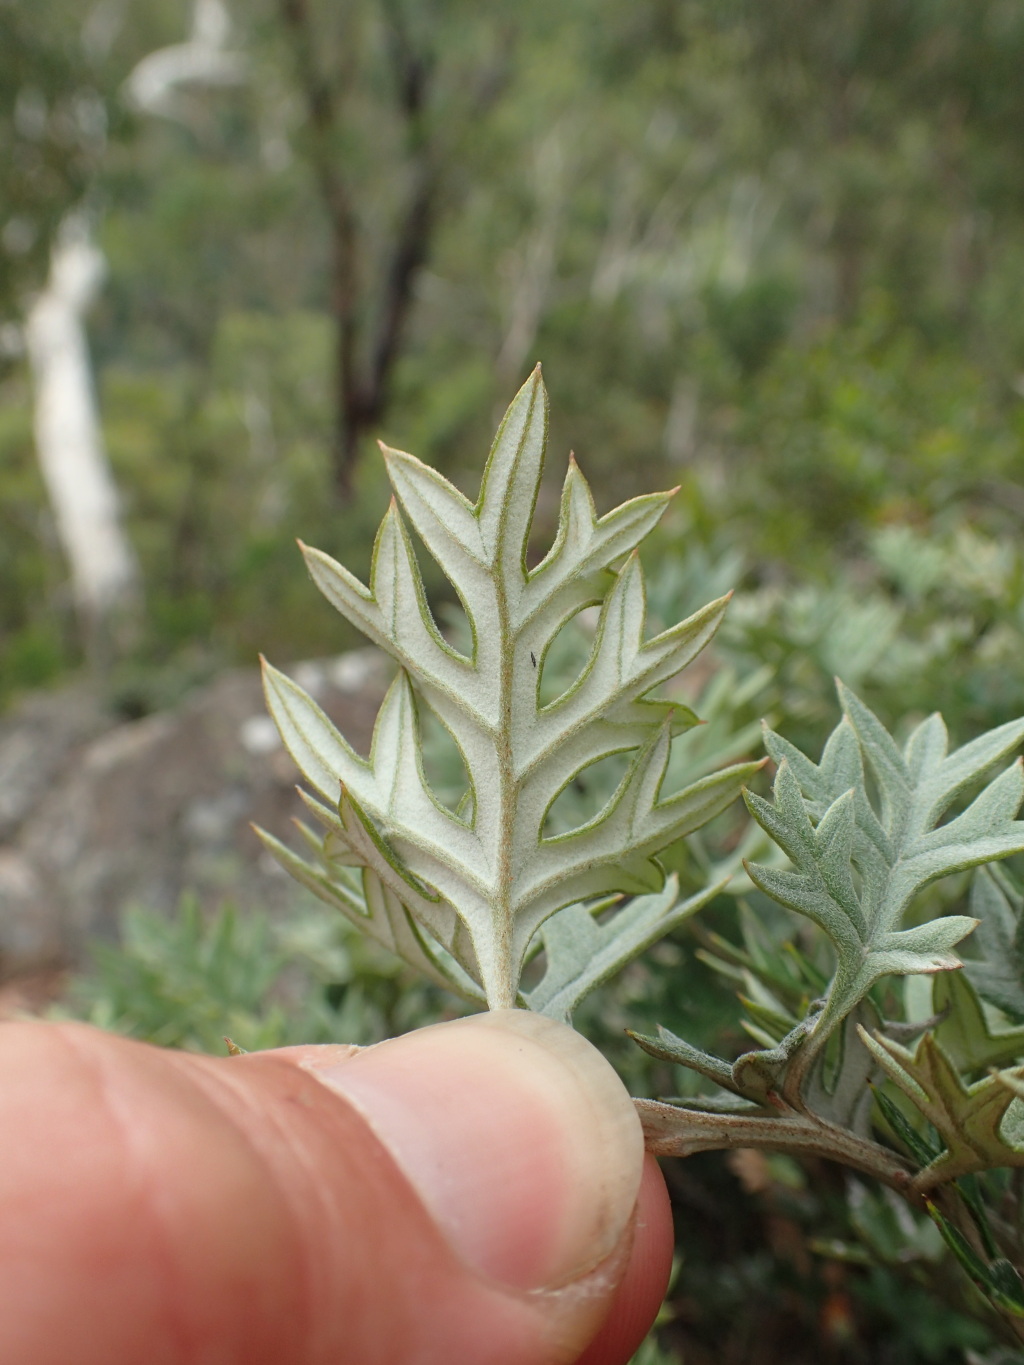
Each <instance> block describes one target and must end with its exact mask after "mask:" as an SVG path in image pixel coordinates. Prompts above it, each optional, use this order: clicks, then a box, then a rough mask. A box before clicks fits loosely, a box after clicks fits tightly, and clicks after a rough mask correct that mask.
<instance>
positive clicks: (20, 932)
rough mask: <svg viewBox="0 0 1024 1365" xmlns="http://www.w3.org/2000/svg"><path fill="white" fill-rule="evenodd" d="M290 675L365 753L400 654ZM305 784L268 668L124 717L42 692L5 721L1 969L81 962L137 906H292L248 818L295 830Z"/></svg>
mask: <svg viewBox="0 0 1024 1365" xmlns="http://www.w3.org/2000/svg"><path fill="white" fill-rule="evenodd" d="M288 671H289V672H290V673H291V674H292V676H293V677H296V678H297V680H299V681H300V682H301V683H302V685H303V686H304V687H306V689H307V690H308V691H310V692H311V693H312V694H313V695H314V696H315V697H316V700H317V701H318V702H319V703H320V705H321V706H322V707H323V708H324V710H325V711H326V712H327V713H328V715H329V716H330V717H331V719H332V720H334V722H335V723H336V724H337V725H338V727H339V728H340V729H341V730H342V732H343V733H344V734H345V736H346V737H347V738H348V739H349V740H350V741H351V742H352V743H353V744H354V745H355V747H356V748H357V749H359V750H361V751H362V752H364V753H365V752H366V751H367V749H368V748H369V741H370V736H371V733H372V727H373V721H374V718H375V716H376V712H377V708H378V706H379V704H380V700H381V698H382V696H383V694H384V690H385V688H386V686H387V683H388V681H389V678H390V676H391V668H390V665H389V664H388V663H387V661H386V660H385V659H384V658H383V657H382V656H381V655H379V654H378V653H377V652H376V651H375V650H372V649H367V650H358V651H355V652H354V653H352V654H349V655H344V656H342V657H341V658H339V659H333V660H316V661H312V662H307V663H303V664H300V665H296V666H294V667H292V668H291V669H289V670H288ZM297 780H298V773H297V770H296V768H295V765H294V764H293V762H292V760H291V758H290V756H289V755H288V754H287V752H286V751H285V750H284V748H283V747H282V746H281V744H280V741H279V740H278V739H277V734H276V731H275V730H274V728H273V725H272V724H271V723H270V721H269V719H268V718H267V715H266V712H265V709H264V705H263V695H262V690H261V687H260V680H259V675H258V673H257V672H256V670H241V669H240V670H233V671H231V672H228V673H224V674H222V675H221V676H219V677H218V678H216V679H215V680H214V681H213V682H212V683H210V684H208V685H207V686H204V687H202V688H199V689H197V690H196V691H194V692H193V693H191V694H190V695H189V696H188V697H187V698H186V700H185V701H184V702H183V703H182V704H181V705H180V706H179V707H177V708H176V709H175V710H173V711H168V712H164V713H161V714H158V715H153V716H147V717H145V718H144V719H142V720H136V721H130V722H126V723H120V724H115V723H113V721H112V720H111V719H110V718H109V717H105V716H104V715H103V712H102V708H101V707H100V706H99V705H98V703H96V702H95V701H94V700H93V699H91V698H90V697H88V695H87V694H86V693H84V692H82V691H81V690H75V691H69V692H67V693H63V692H60V693H53V694H49V695H40V696H37V697H34V698H32V699H31V701H30V702H29V703H27V704H26V705H25V706H23V707H22V708H21V709H20V710H18V711H16V712H14V713H13V714H12V715H10V716H9V717H6V718H5V719H4V721H3V723H2V725H0V977H2V976H7V977H10V976H13V975H17V974H21V973H24V972H29V971H37V970H39V969H41V968H44V967H50V966H65V965H72V966H73V965H76V964H78V963H80V962H81V961H82V960H83V957H84V955H85V954H86V952H87V949H88V944H89V941H90V940H91V939H93V938H96V937H100V938H103V939H108V940H109V939H114V938H116V936H117V933H118V928H119V922H120V917H121V913H122V911H123V910H124V909H125V908H126V907H127V906H129V905H143V906H146V907H149V908H152V909H156V910H167V911H170V910H172V909H173V908H174V907H175V906H176V905H177V904H178V902H179V900H180V898H181V896H182V894H183V893H184V892H186V891H191V892H194V893H195V894H196V895H198V897H199V898H200V900H201V901H202V902H203V903H204V904H206V905H208V906H213V905H215V904H217V903H219V902H221V901H223V900H225V899H230V900H232V901H234V902H235V903H236V904H238V905H240V906H241V907H243V908H244V907H246V906H259V907H261V908H265V909H269V910H271V911H275V910H278V909H282V908H284V907H285V906H286V905H288V904H290V903H292V902H293V899H294V891H293V887H292V883H291V881H290V879H289V878H288V877H287V876H286V875H285V874H284V873H283V872H281V871H280V869H279V868H278V867H277V864H276V863H275V862H274V861H273V860H272V859H271V858H269V857H268V856H267V855H266V854H265V853H264V852H263V849H262V846H261V845H260V843H259V841H258V840H257V838H256V836H255V835H254V834H253V832H252V829H251V828H250V824H251V823H256V824H259V825H263V826H264V827H265V828H267V829H269V830H271V831H272V832H274V833H275V834H277V835H278V836H279V837H283V838H285V839H287V837H288V829H289V824H290V820H291V818H292V817H293V816H296V815H299V814H300V813H301V812H302V809H303V808H302V806H301V803H300V802H299V799H298V797H297V796H296V794H295V790H294V785H295V783H296V781H297Z"/></svg>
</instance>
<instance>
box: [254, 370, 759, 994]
mask: <svg viewBox="0 0 1024 1365" xmlns="http://www.w3.org/2000/svg"><path fill="white" fill-rule="evenodd" d="M546 434H547V397H546V394H545V392H544V387H543V384H542V382H541V379H540V374H539V370H538V371H535V372H534V374H533V375H532V376H531V378H530V379H529V380H528V381H527V383H526V384H525V385H524V386H523V388H522V390H521V391H520V393H519V394H518V396H517V397H516V399H515V400H514V401H513V403H512V405H511V406H510V408H509V410H508V412H507V413H506V415H505V418H504V421H503V422H502V424H501V427H500V429H499V431H498V434H497V436H496V438H495V441H494V445H493V447H492V449H491V453H490V456H489V458H488V461H487V465H486V468H485V470H484V475H483V481H482V485H481V489H480V496H479V498H478V499H477V501H476V502H475V503H471V502H470V501H469V500H468V499H467V498H466V497H464V495H463V494H462V493H460V492H459V491H458V490H457V489H456V488H455V487H453V486H452V484H450V483H449V482H448V481H447V480H446V479H445V478H444V477H443V476H442V475H440V474H439V473H437V472H436V471H435V470H433V469H431V468H430V467H429V466H427V465H425V464H422V463H421V462H420V461H419V460H417V459H416V458H415V457H414V456H412V455H408V454H405V453H404V452H402V451H397V450H391V449H389V448H387V447H382V451H383V454H384V459H385V462H386V465H387V470H388V475H389V478H390V480H391V485H392V488H393V490H394V497H393V499H392V503H391V507H390V508H389V510H388V512H387V515H386V516H385V518H384V520H383V522H382V524H381V527H380V530H379V532H378V534H377V538H376V542H375V545H374V551H373V560H372V564H371V569H370V579H369V584H368V585H364V584H363V583H361V582H360V581H359V580H358V579H357V578H356V577H355V576H354V575H353V574H352V573H350V572H349V570H348V569H346V568H344V567H343V566H342V565H340V564H338V563H337V562H335V561H334V560H333V559H331V558H330V557H329V556H327V555H325V554H323V553H322V552H320V551H319V550H312V549H308V548H306V547H303V553H304V554H305V557H306V562H307V565H308V567H309V571H310V574H311V575H312V577H313V580H314V582H315V583H316V584H317V586H318V587H319V588H320V589H321V591H322V592H323V593H324V595H325V596H326V597H327V599H328V600H329V601H330V602H331V603H332V605H334V606H335V607H336V608H337V609H338V611H339V612H340V613H341V614H342V615H343V616H344V617H346V619H347V620H349V621H351V622H352V623H353V624H355V625H357V626H358V627H359V628H360V629H361V630H362V631H363V632H364V633H365V634H366V635H367V636H368V637H369V638H370V639H371V640H372V641H374V643H376V644H378V645H379V646H380V647H381V648H382V649H384V650H386V651H387V652H388V653H389V654H390V655H391V656H392V658H394V659H395V660H396V662H397V663H398V665H399V671H398V673H397V675H396V677H395V680H394V682H393V684H392V686H391V688H390V690H389V691H388V694H387V696H386V697H385V699H384V702H383V704H382V706H381V709H380V712H379V714H378V717H377V722H376V725H375V728H374V734H373V742H372V746H371V750H370V754H369V757H368V758H367V759H364V758H362V757H361V756H360V755H359V754H357V753H356V752H355V750H354V749H353V748H352V747H351V746H350V745H349V744H348V743H347V741H346V740H345V739H344V738H343V736H342V735H341V734H340V733H339V732H338V731H337V730H336V729H335V727H334V726H333V724H332V723H331V722H330V721H329V720H328V719H327V717H326V716H325V715H324V713H323V712H322V711H321V710H320V708H319V707H318V706H317V705H316V703H315V702H314V701H313V700H312V698H310V697H309V696H308V695H307V694H306V693H305V692H304V691H303V690H302V689H301V688H300V687H298V686H297V685H296V684H295V683H294V682H292V681H291V680H290V679H289V678H287V677H286V676H285V675H284V674H282V673H280V672H278V670H277V669H275V668H272V667H271V666H270V665H265V668H264V679H265V689H266V696H267V704H268V707H269V709H270V712H271V715H272V716H273V718H274V720H275V722H276V723H277V726H278V729H279V730H280V732H281V735H282V738H283V739H284V742H285V744H286V745H287V747H288V749H289V751H290V752H291V754H292V756H293V757H294V759H295V761H296V763H297V764H298V766H299V769H300V770H301V772H302V774H303V776H304V778H305V779H306V781H307V782H308V783H309V785H310V787H311V788H312V789H313V791H314V792H315V793H316V794H317V795H316V796H315V797H311V798H309V799H308V801H307V804H308V805H309V807H310V809H311V810H312V812H313V814H314V816H315V817H316V818H317V820H318V821H319V823H320V824H321V825H322V826H323V827H324V828H325V830H326V834H325V836H324V837H323V838H322V840H321V841H320V842H319V844H318V845H317V846H316V847H315V848H314V853H315V854H316V857H315V860H314V861H313V862H308V861H306V860H303V859H299V858H298V857H297V855H295V854H292V853H290V852H288V851H287V850H285V849H284V847H283V846H282V845H280V844H279V843H278V841H276V840H274V839H272V838H271V837H270V836H264V841H265V843H266V844H267V847H268V848H269V849H270V851H271V852H272V853H273V854H274V855H275V856H276V857H278V858H279V859H280V860H281V861H282V863H283V864H284V865H285V866H286V867H287V868H288V870H289V871H290V872H292V873H293V874H294V875H296V876H297V877H299V879H300V880H302V881H304V883H305V884H306V885H307V886H309V887H310V888H311V889H312V890H314V891H315V892H316V894H318V895H321V896H323V897H324V898H325V899H327V900H329V901H331V903H333V904H337V906H338V908H339V909H341V910H342V911H343V913H346V914H349V915H350V917H352V916H355V918H356V921H357V922H360V923H362V924H363V926H364V927H365V928H367V930H368V932H370V933H371V934H373V935H374V936H375V937H378V938H379V939H380V940H381V941H382V942H387V943H388V945H389V946H391V947H392V948H394V949H395V951H397V952H399V953H400V954H401V955H402V956H404V957H406V958H407V960H409V961H411V962H413V963H414V964H415V965H416V966H418V967H419V968H420V969H421V970H425V971H427V972H428V974H430V975H432V976H434V977H435V979H436V978H437V977H438V976H439V975H440V977H442V978H444V979H445V980H446V982H447V984H449V985H451V986H453V987H454V988H455V989H458V990H460V991H461V992H462V993H463V994H465V995H467V996H470V997H473V996H480V995H482V996H483V998H484V999H485V1000H486V1002H487V1004H488V1005H489V1006H490V1007H491V1008H498V1007H507V1006H511V1005H513V1004H515V1003H516V1002H517V1001H519V1002H520V1003H529V1004H531V1005H532V1006H533V1007H535V1008H539V1009H542V1010H544V1011H545V1012H550V1013H553V1014H555V1015H557V1016H559V1017H567V1016H568V1014H569V1012H570V1011H571V1009H572V1007H573V1006H574V1005H575V1003H576V1002H577V1001H578V1000H579V998H580V997H581V995H582V994H583V993H584V992H585V991H586V990H589V989H592V987H593V986H594V985H596V984H598V982H599V981H601V980H604V979H605V978H606V977H607V976H608V975H610V974H611V972H613V971H614V970H617V968H618V967H620V966H621V965H622V964H623V963H624V962H625V961H627V960H628V959H629V958H630V957H632V956H634V955H635V954H636V953H637V952H639V951H641V950H642V948H643V947H645V946H646V945H647V944H648V943H649V942H651V941H652V940H653V938H655V937H657V936H659V935H660V934H661V933H663V932H665V931H666V929H668V928H670V927H671V926H672V925H673V924H675V923H677V922H678V921H679V919H680V918H682V917H684V916H685V915H686V914H688V913H692V909H693V908H696V906H692V907H691V906H689V903H687V905H684V906H683V907H678V906H676V904H675V899H676V895H677V892H676V889H675V887H674V884H670V885H669V886H668V887H666V883H665V876H664V873H663V870H662V868H661V866H660V865H659V863H658V861H657V854H658V853H659V852H660V851H661V850H662V849H664V848H665V847H667V846H668V845H669V844H670V843H672V842H674V841H675V840H676V839H678V838H679V837H680V836H682V835H685V834H687V833H689V832H690V831H692V830H694V829H696V828H698V827H699V826H700V825H703V824H704V823H706V822H707V821H708V820H710V819H711V818H713V817H714V816H715V815H717V814H718V813H719V812H721V811H722V810H723V809H724V808H725V807H726V806H727V805H729V803H730V802H732V801H733V800H734V799H735V797H736V796H737V794H738V793H739V791H740V789H741V787H742V785H743V783H744V782H745V781H746V780H747V779H748V778H749V776H750V775H751V774H752V773H753V772H754V771H755V770H756V768H757V767H758V766H759V765H757V764H754V763H739V764H734V765H732V766H730V767H728V768H726V769H724V770H723V771H721V772H716V773H713V774H711V775H710V776H707V777H704V778H701V779H700V780H698V781H695V782H693V783H691V784H690V785H688V786H686V787H685V788H684V789H683V790H682V791H679V792H675V793H672V794H664V793H662V791H661V785H662V777H663V774H664V770H665V766H666V763H667V760H668V755H669V746H670V743H671V741H672V738H673V735H674V734H675V733H676V732H678V731H679V730H681V729H685V728H687V727H688V726H690V725H692V724H693V722H694V719H695V718H694V717H693V716H692V714H691V713H689V712H688V711H687V710H686V708H674V707H673V706H672V705H671V703H669V702H667V701H663V700H656V699H653V698H651V697H650V695H649V694H650V693H651V692H652V691H653V690H654V689H656V688H657V687H659V686H660V685H661V684H663V683H665V682H667V681H668V680H670V679H671V678H673V677H674V676H675V675H676V674H677V673H678V672H679V671H680V670H681V669H683V668H685V667H686V665H687V664H688V663H690V661H691V660H692V659H693V658H694V657H695V656H696V655H697V654H698V653H699V652H700V650H701V649H703V648H704V646H705V645H706V644H707V643H708V641H709V640H710V639H711V637H712V636H713V635H714V632H715V631H716V629H717V628H718V625H719V623H720V622H721V619H722V615H723V612H724V610H725V607H726V603H727V599H726V598H721V599H719V600H717V601H715V602H712V603H710V604H709V605H708V606H706V607H704V608H702V609H701V610H700V611H698V612H696V613H694V614H693V615H692V616H690V617H688V618H687V619H686V620H685V621H682V622H680V623H679V624H678V625H676V626H674V627H672V628H671V629H668V630H665V631H663V632H662V633H661V634H659V635H657V636H655V637H654V638H653V639H649V640H647V639H645V638H644V626H645V617H646V599H645V589H644V576H643V571H642V569H641V566H640V562H639V558H638V556H637V553H636V549H637V546H638V545H639V543H640V542H641V541H642V540H643V538H644V537H645V536H646V535H647V534H648V533H649V532H650V531H651V530H652V529H653V527H654V526H655V524H656V523H657V521H658V520H659V518H660V517H661V515H662V513H663V511H664V509H665V507H666V505H667V503H668V500H669V497H670V496H671V495H670V494H661V493H659V494H651V495H648V496H645V497H639V498H634V499H633V500H632V501H630V502H627V503H625V504H624V505H623V506H621V507H618V508H616V509H615V510H614V511H612V512H609V513H608V514H606V515H605V516H603V517H600V518H599V517H598V516H597V515H596V512H595V509H594V503H593V499H592V497H591V494H590V490H589V487H588V486H587V483H586V480H585V479H584V478H583V475H582V474H581V473H580V471H579V469H578V467H577V466H576V464H575V462H574V461H571V462H570V465H569V470H568V474H567V476H566V479H565V483H564V486H563V490H562V499H561V508H560V515H559V523H558V531H557V535H556V538H555V542H554V544H553V546H552V547H551V549H550V551H549V552H548V554H547V555H546V556H545V558H544V559H543V560H542V561H541V562H540V563H539V564H538V565H537V566H536V567H535V568H533V569H530V568H528V567H527V558H526V554H527V543H528V539H529V534H530V527H531V523H532V520H533V512H534V506H535V503H536V498H537V490H538V487H539V483H540V478H541V473H542V470H543V463H544V452H545V444H546ZM410 527H411V528H412V529H413V530H414V531H415V532H416V534H417V535H418V537H419V539H420V540H421V541H422V543H423V545H425V547H426V549H427V550H428V551H429V553H430V554H431V555H432V556H433V557H434V559H435V560H436V561H437V563H438V564H439V565H440V567H441V568H442V570H443V571H444V573H445V574H446V576H447V578H448V580H449V582H450V583H451V585H452V588H453V589H454V591H455V593H456V594H457V596H458V598H459V601H460V602H461V604H462V607H463V608H464V610H465V614H466V617H467V619H468V623H469V630H470V636H471V644H470V647H469V649H468V652H466V653H462V652H460V651H458V650H457V649H455V648H454V647H453V646H452V645H451V644H450V643H449V642H448V641H447V640H446V639H445V638H444V636H443V635H442V633H441V631H440V630H439V628H438V626H437V623H436V621H435V619H434V617H433V615H432V613H431V610H430V607H429V605H428V603H427V599H426V594H425V591H424V587H423V581H422V578H421V574H420V568H419V564H418V562H417V559H416V554H415V551H414V549H413V543H412V537H411V535H410ZM593 606H596V607H598V608H599V615H598V621H597V628H596V632H595V635H594V640H593V646H592V649H591V652H590V656H589V658H588V659H587V660H586V663H585V666H584V667H583V669H582V671H581V672H580V674H579V677H578V678H577V679H576V681H575V682H574V683H573V684H572V685H571V686H570V687H568V688H567V689H566V690H565V691H564V692H563V693H562V694H561V695H560V696H558V697H557V698H556V699H555V700H554V701H551V702H548V703H546V704H543V705H542V704H541V701H540V695H541V694H540V682H541V676H542V673H543V669H544V662H545V656H546V654H547V652H548V649H549V648H550V646H551V643H552V641H553V640H554V639H555V637H556V636H557V635H558V633H559V631H560V630H561V628H562V627H563V625H565V623H566V622H567V621H568V620H569V619H570V618H572V617H573V616H575V615H576V614H577V613H578V612H579V611H580V610H581V609H582V608H584V607H593ZM428 711H429V712H430V713H432V714H433V716H434V717H435V718H436V719H437V720H438V721H440V723H441V724H442V725H443V726H444V728H445V730H446V731H447V732H448V734H449V735H450V736H451V738H452V739H453V741H454V743H455V744H456V746H457V747H458V751H459V755H460V757H461V760H462V763H463V765H464V768H465V772H466V774H467V776H468V788H467V791H466V793H465V797H464V799H463V801H462V802H461V804H460V805H459V807H458V809H457V810H456V811H453V810H450V809H448V807H447V806H445V805H444V804H442V803H441V801H440V800H439V799H438V798H437V796H436V795H435V793H434V792H433V790H432V789H431V787H430V784H429V782H428V780H427V778H426V776H425V773H424V769H423V762H422V723H423V720H424V716H425V714H426V712H428ZM614 754H626V755H628V756H629V764H628V767H627V770H626V772H625V775H624V776H623V777H622V780H621V781H620V783H619V785H618V788H617V789H616V791H615V792H614V794H613V795H612V797H611V799H610V800H609V801H608V802H607V804H606V805H605V806H604V808H603V809H602V810H600V811H599V812H598V813H597V814H596V815H595V816H594V817H593V818H592V819H590V820H589V821H588V822H587V823H585V824H583V825H581V826H579V827H578V828H575V829H572V830H570V831H568V832H566V833H561V834H558V835H556V836H552V835H550V834H547V833H546V831H545V826H546V822H547V819H548V813H549V811H550V810H551V807H552V805H553V804H554V802H555V801H556V799H557V798H558V796H559V795H560V793H561V792H562V791H563V790H564V789H565V788H566V787H567V786H568V785H569V784H570V783H572V782H573V781H574V780H575V779H576V778H577V777H578V775H579V774H580V773H581V772H582V771H583V770H584V769H585V768H587V767H589V766H590V765H592V764H594V763H596V762H598V761H600V760H602V759H605V758H607V757H609V756H611V755H614ZM321 798H322V799H321ZM325 803H326V804H325ZM314 844H317V841H316V840H315V839H314ZM352 868H355V869H358V876H353V874H352V872H351V870H349V871H342V869H352ZM612 893H626V894H629V895H632V896H633V897H635V899H634V900H633V901H632V902H628V903H627V904H625V905H624V906H623V907H622V908H621V909H620V910H619V911H618V912H617V913H614V914H612V915H611V916H610V918H606V919H604V920H602V922H601V923H600V924H598V923H597V922H596V921H595V919H594V913H595V910H596V909H597V908H598V907H601V908H607V906H606V904H605V900H606V898H607V897H608V896H609V895H611V894H612ZM559 911H563V912H564V917H563V918H559V919H558V920H557V921H555V920H552V918H551V917H552V916H554V915H556V912H559ZM542 926H543V927H544V946H545V949H546V957H547V965H548V977H547V978H545V980H543V981H542V982H541V983H540V984H539V986H538V987H536V988H535V989H534V990H533V991H532V992H531V993H530V995H529V997H523V996H521V995H520V994H519V987H518V983H519V978H520V974H521V970H522V966H523V962H524V960H525V958H526V956H527V954H528V952H529V951H530V950H531V943H532V942H534V941H535V936H536V935H537V934H538V933H539V932H540V931H541V930H542Z"/></svg>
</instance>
